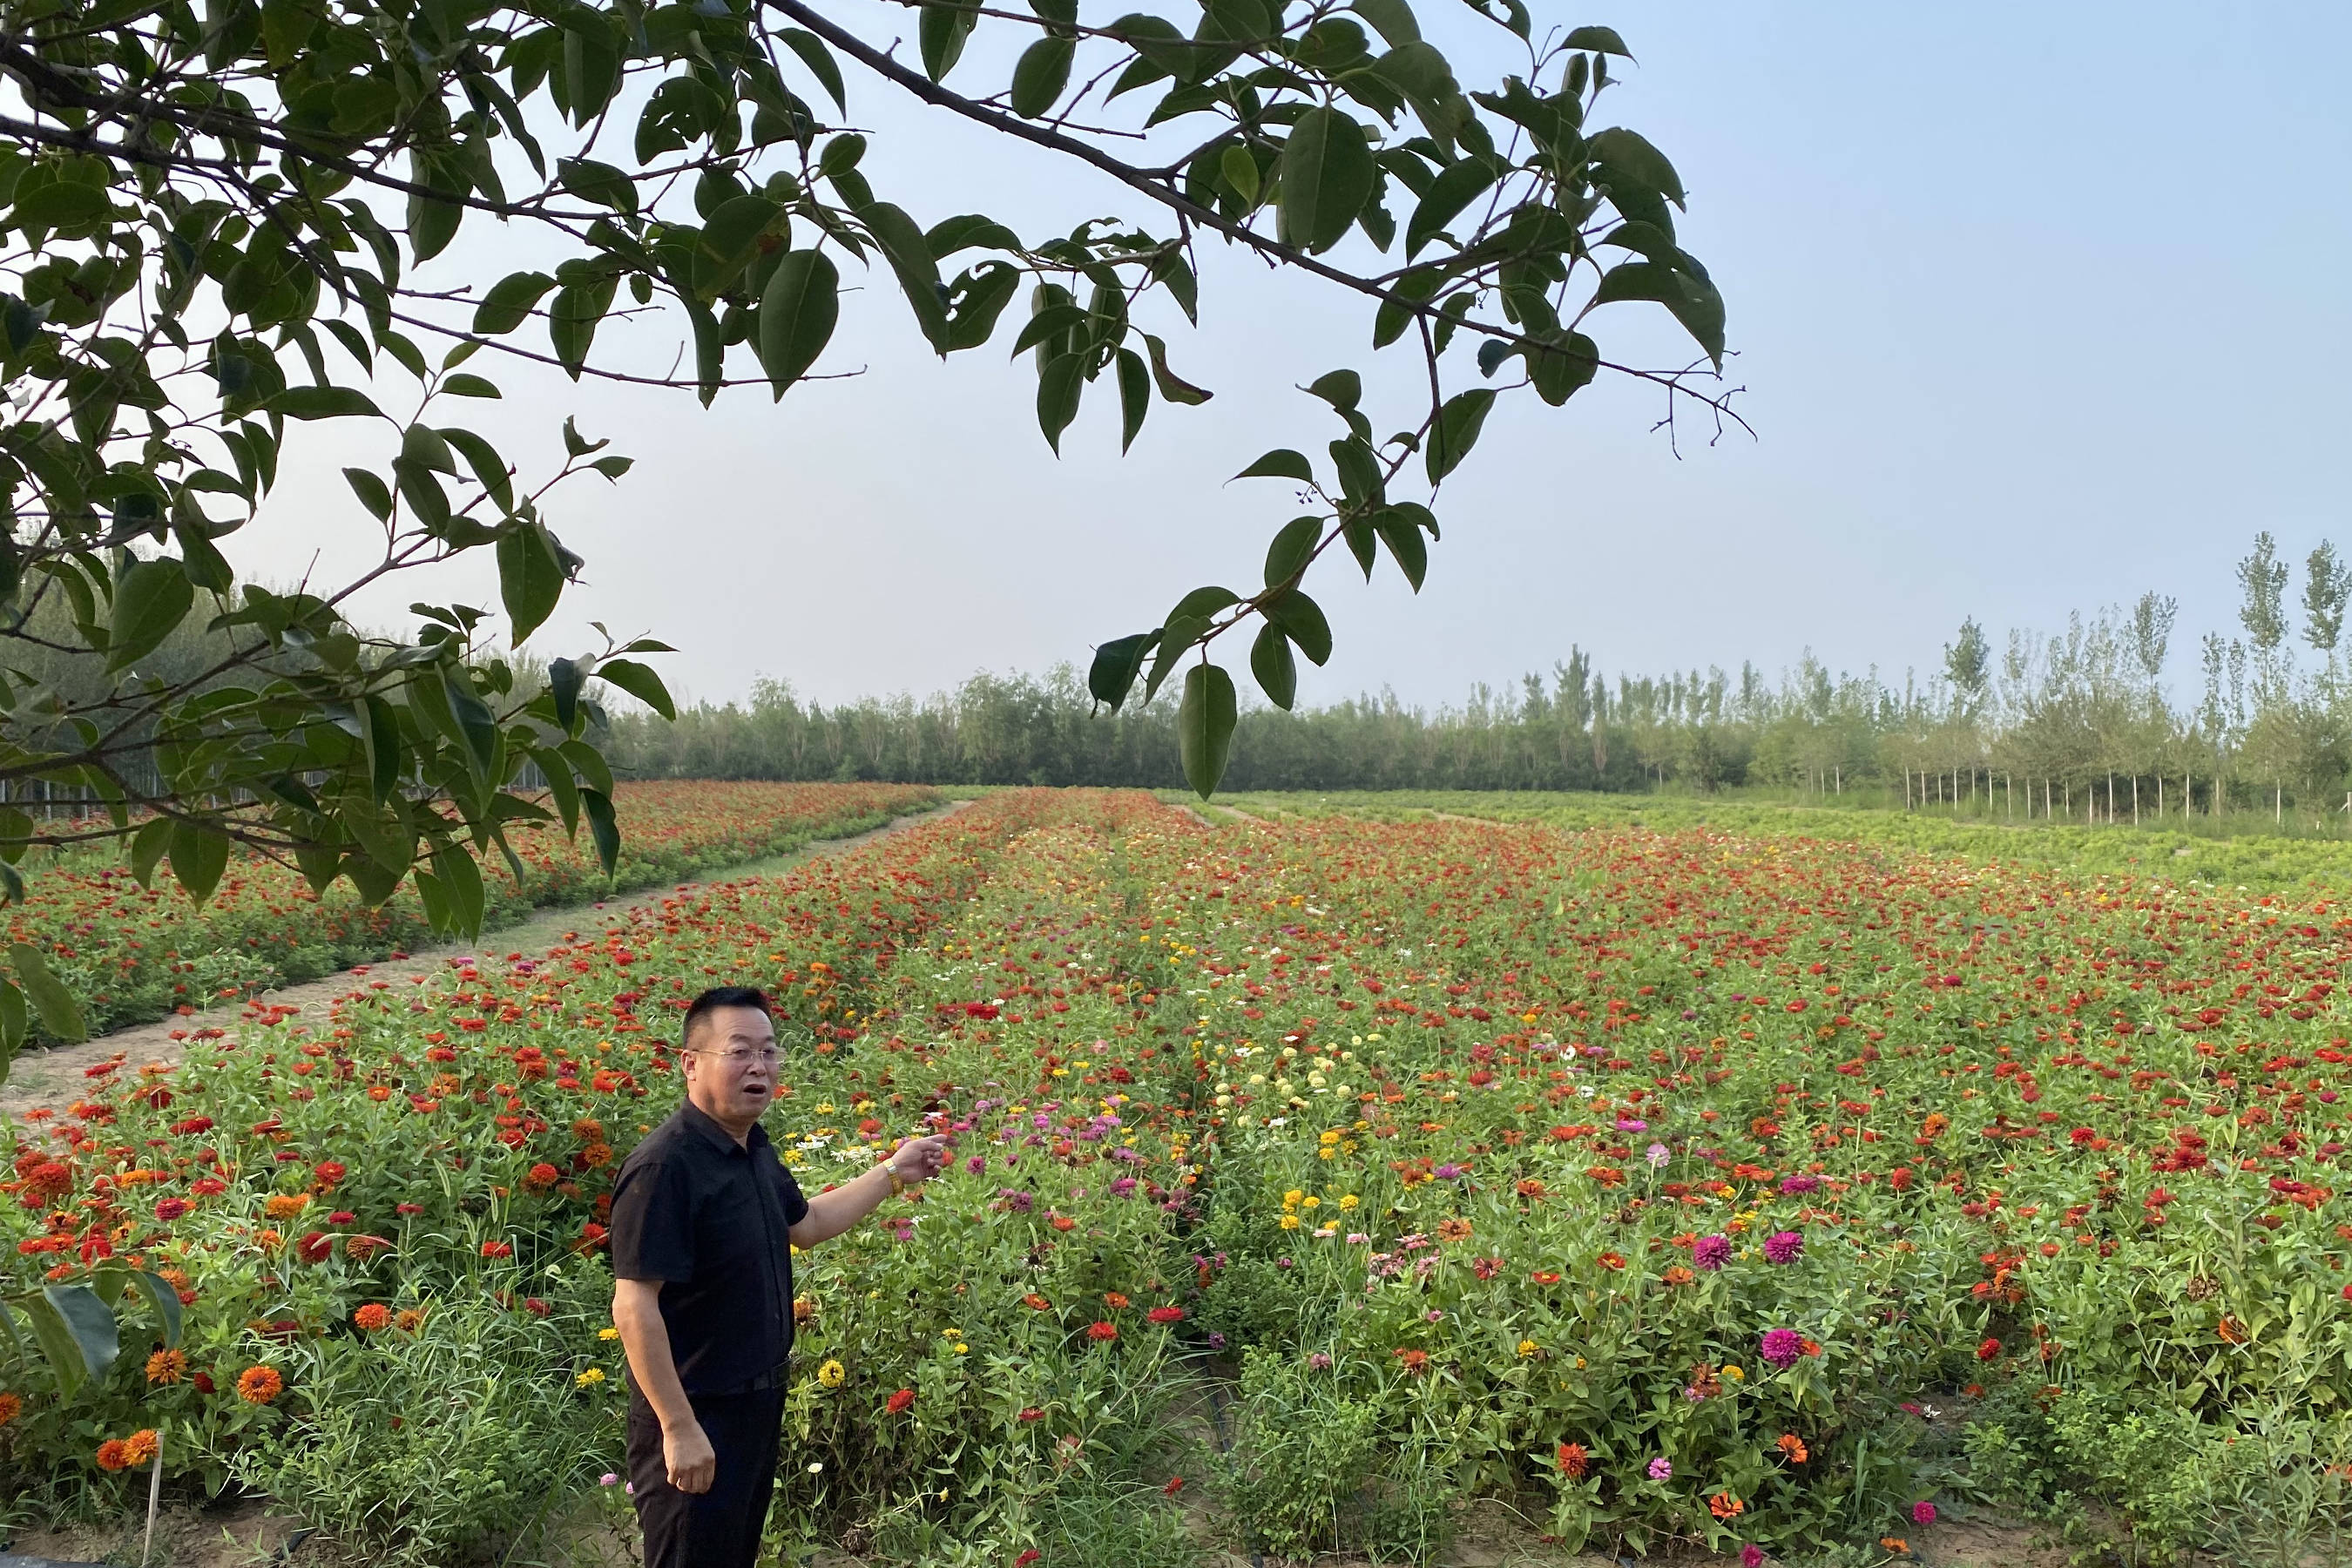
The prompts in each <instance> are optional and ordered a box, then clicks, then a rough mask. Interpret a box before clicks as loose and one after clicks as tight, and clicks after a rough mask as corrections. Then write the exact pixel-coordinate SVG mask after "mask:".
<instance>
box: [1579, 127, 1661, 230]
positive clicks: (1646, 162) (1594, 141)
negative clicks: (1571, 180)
mask: <svg viewBox="0 0 2352 1568" xmlns="http://www.w3.org/2000/svg"><path fill="white" fill-rule="evenodd" d="M1584 148H1585V153H1586V155H1587V156H1589V157H1590V158H1591V160H1592V162H1593V163H1595V164H1596V165H1598V166H1599V170H1600V175H1601V182H1602V183H1603V184H1610V185H1612V187H1613V186H1615V185H1617V184H1622V183H1625V182H1631V183H1632V184H1635V185H1638V186H1640V187H1641V188H1643V189H1644V190H1649V191H1654V192H1656V193H1657V194H1658V195H1662V196H1664V197H1665V198H1666V200H1668V201H1670V202H1672V203H1674V204H1675V205H1676V206H1678V207H1679V206H1681V205H1683V182H1682V176H1681V175H1679V174H1675V166H1674V165H1673V164H1672V163H1668V162H1667V161H1666V155H1665V154H1664V153H1661V152H1659V151H1658V150H1657V148H1655V147H1654V146H1652V145H1651V144H1650V142H1649V140H1648V139H1647V138H1646V137H1644V136H1643V135H1642V134H1641V133H1640V132H1633V131H1628V130H1626V129H1625V128H1624V127H1623V126H1622V125H1621V126H1612V127H1611V128H1610V129H1608V130H1606V131H1596V132H1593V133H1592V134H1591V136H1590V137H1588V138H1586V140H1585V143H1584ZM1620 210H1622V208H1621V209H1620ZM1627 216H1632V215H1630V214H1629V215H1627Z"/></svg>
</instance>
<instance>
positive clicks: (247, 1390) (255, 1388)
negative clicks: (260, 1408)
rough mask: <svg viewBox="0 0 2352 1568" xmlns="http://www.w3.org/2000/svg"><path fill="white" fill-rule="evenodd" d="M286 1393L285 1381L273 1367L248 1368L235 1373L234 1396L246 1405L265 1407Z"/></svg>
mask: <svg viewBox="0 0 2352 1568" xmlns="http://www.w3.org/2000/svg"><path fill="white" fill-rule="evenodd" d="M285 1391H286V1380H285V1379H284V1378H283V1377H280V1376H279V1375H278V1369H277V1368H276V1367H274V1366H249V1367H247V1368H246V1369H245V1370H244V1371H243V1372H241V1373H237V1377H236V1396H237V1397H238V1398H239V1399H242V1400H244V1401H245V1402H246V1403H247V1405H267V1404H268V1403H269V1402H270V1401H271V1400H273V1399H275V1398H277V1397H278V1395H279V1394H282V1393H284V1392H285Z"/></svg>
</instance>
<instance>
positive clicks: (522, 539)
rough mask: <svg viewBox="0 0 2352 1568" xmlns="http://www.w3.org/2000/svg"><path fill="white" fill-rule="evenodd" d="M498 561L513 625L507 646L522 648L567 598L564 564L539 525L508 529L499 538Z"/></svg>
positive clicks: (501, 590)
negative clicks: (564, 588) (559, 602)
mask: <svg viewBox="0 0 2352 1568" xmlns="http://www.w3.org/2000/svg"><path fill="white" fill-rule="evenodd" d="M498 559H499V597H500V598H501V599H502V600H503V601H504V602H505V605H506V611H507V620H508V622H509V630H508V635H507V646H508V647H521V646H522V645H523V642H524V640H525V639H527V638H528V637H530V634H531V633H533V632H535V631H537V630H538V629H539V628H540V627H541V626H544V625H545V624H546V622H547V617H548V616H550V615H551V614H553V613H554V610H555V603H556V600H557V599H559V598H560V597H562V594H563V577H564V574H563V562H562V558H561V557H560V556H558V555H557V554H556V553H555V542H554V541H553V540H552V539H551V538H549V537H548V532H547V530H546V528H545V527H544V526H543V525H541V524H540V523H536V522H519V523H510V524H509V525H507V527H506V530H505V531H504V532H502V533H500V534H499V544H498Z"/></svg>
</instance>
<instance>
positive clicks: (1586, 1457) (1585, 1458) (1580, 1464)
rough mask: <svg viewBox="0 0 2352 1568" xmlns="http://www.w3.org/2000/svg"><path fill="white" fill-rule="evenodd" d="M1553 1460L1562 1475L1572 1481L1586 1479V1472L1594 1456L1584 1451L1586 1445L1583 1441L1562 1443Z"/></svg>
mask: <svg viewBox="0 0 2352 1568" xmlns="http://www.w3.org/2000/svg"><path fill="white" fill-rule="evenodd" d="M1552 1462H1553V1463H1554V1464H1556V1465H1558V1466H1559V1473H1560V1474H1561V1475H1563V1476H1566V1477H1567V1478H1568V1479H1570V1480H1572V1481H1578V1480H1582V1479H1584V1472H1585V1470H1586V1469H1587V1468H1589V1467H1590V1466H1591V1462H1592V1456H1591V1455H1590V1454H1588V1453H1586V1452H1585V1451H1584V1445H1583V1444H1581V1443H1562V1444H1561V1445H1560V1446H1559V1453H1558V1454H1557V1455H1555V1456H1554V1457H1553V1460H1552Z"/></svg>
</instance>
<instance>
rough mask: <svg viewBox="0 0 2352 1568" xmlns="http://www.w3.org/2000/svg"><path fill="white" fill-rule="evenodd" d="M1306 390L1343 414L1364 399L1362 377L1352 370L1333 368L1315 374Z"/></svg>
mask: <svg viewBox="0 0 2352 1568" xmlns="http://www.w3.org/2000/svg"><path fill="white" fill-rule="evenodd" d="M1307 391H1308V392H1310V393H1312V394H1313V395H1315V396H1317V397H1319V398H1321V399H1322V400H1323V401H1324V402H1326V403H1328V404H1329V405H1331V406H1332V407H1334V408H1336V409H1338V410H1339V412H1340V413H1342V414H1345V413H1348V412H1349V410H1351V409H1353V408H1354V407H1355V406H1356V405H1358V404H1360V403H1361V402H1363V400H1364V378H1363V377H1362V376H1360V375H1358V374H1356V373H1355V372H1354V371H1352V370H1335V371H1328V372H1326V373H1325V374H1322V375H1318V376H1317V377H1316V378H1315V379H1314V380H1313V381H1312V382H1309V383H1308V384H1307Z"/></svg>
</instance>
